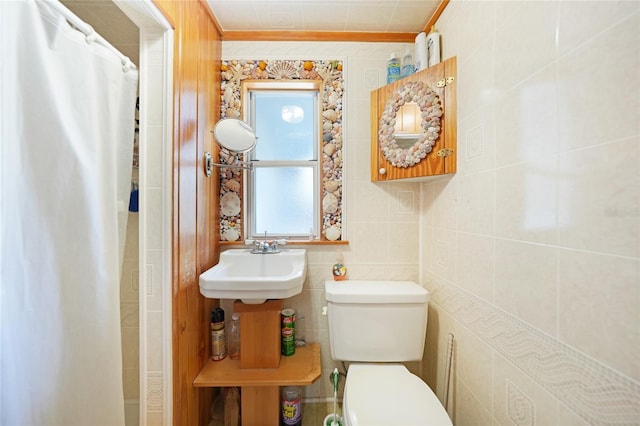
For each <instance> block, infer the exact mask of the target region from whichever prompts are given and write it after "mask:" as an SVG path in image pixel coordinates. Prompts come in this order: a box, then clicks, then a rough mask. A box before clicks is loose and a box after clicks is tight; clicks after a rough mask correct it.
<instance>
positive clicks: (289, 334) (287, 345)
mask: <svg viewBox="0 0 640 426" xmlns="http://www.w3.org/2000/svg"><path fill="white" fill-rule="evenodd" d="M280 320H281V325H282V328H281V331H282V342H281V343H282V344H281V349H282V350H281V352H282V355H284V356H291V355H293V354H294V353H296V338H295V326H296V311H294V310H293V309H283V310H282V312H281V313H280Z"/></svg>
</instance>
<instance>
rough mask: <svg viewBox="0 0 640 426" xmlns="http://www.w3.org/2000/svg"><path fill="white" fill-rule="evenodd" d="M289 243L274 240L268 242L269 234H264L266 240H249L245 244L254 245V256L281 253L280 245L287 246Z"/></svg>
mask: <svg viewBox="0 0 640 426" xmlns="http://www.w3.org/2000/svg"><path fill="white" fill-rule="evenodd" d="M286 243H287V241H286V240H273V241H267V233H266V232H265V233H264V240H247V241H245V244H247V245H250V244H253V249H252V250H251V253H253V254H271V253H280V249H279V248H278V245H285V244H286Z"/></svg>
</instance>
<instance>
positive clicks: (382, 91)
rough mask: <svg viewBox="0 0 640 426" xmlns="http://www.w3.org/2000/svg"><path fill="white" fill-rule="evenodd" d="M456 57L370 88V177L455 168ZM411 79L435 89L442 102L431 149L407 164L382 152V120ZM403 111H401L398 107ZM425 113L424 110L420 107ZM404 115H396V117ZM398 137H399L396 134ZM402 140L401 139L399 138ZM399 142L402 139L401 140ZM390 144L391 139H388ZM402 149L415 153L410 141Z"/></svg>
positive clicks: (391, 177) (386, 119)
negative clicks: (436, 135) (437, 132)
mask: <svg viewBox="0 0 640 426" xmlns="http://www.w3.org/2000/svg"><path fill="white" fill-rule="evenodd" d="M455 78H456V58H455V57H453V58H450V59H447V60H446V61H444V62H441V63H439V64H437V65H434V66H432V67H429V68H426V69H424V70H422V71H419V72H417V73H415V74H412V75H410V76H408V77H405V78H403V79H401V80H398V81H396V82H394V83H391V84H388V85H386V86H384V87H381V88H379V89H377V90H374V91H372V92H371V180H372V181H373V182H377V181H388V180H395V179H413V180H416V179H420V178H423V177H428V176H438V175H443V174H448V173H455V171H456V91H455V84H456V82H455ZM412 82H422V84H423V85H425V86H428V88H429V90H431V91H433V92H435V94H436V95H437V96H438V97H439V98H440V102H441V104H442V112H443V114H442V116H441V117H440V132H439V136H438V138H437V139H436V140H435V144H434V145H433V146H432V147H431V151H430V152H429V153H428V154H427V155H426V157H425V158H423V159H421V160H419V161H418V162H416V163H415V164H411V165H408V166H406V167H404V166H402V165H394V164H392V162H391V161H389V160H388V159H387V158H386V157H385V155H384V154H383V150H382V147H381V141H382V138H383V136H381V135H380V133H379V131H380V129H381V120H382V118H383V114H384V113H385V112H384V111H385V107H387V103H388V102H396V101H395V99H397V98H398V94H399V93H401V92H403V91H406V88H407V87H410V86H409V84H410V83H412ZM399 112H400V111H399ZM419 112H422V113H425V111H424V110H422V111H419ZM388 114H389V113H388V112H387V116H385V117H384V121H383V122H384V123H386V124H388V123H389V116H388ZM400 119H401V117H399V116H398V117H397V119H396V121H398V120H400ZM396 139H397V138H396ZM398 140H399V139H398ZM398 143H399V142H398ZM387 144H388V141H387ZM400 146H404V147H405V148H398V147H396V148H395V149H396V150H401V151H402V152H401V153H404V152H406V153H408V154H412V153H413V152H414V150H412V149H410V147H411V141H410V142H409V145H406V142H405V145H400Z"/></svg>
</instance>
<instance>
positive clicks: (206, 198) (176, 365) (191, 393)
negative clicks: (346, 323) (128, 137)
mask: <svg viewBox="0 0 640 426" xmlns="http://www.w3.org/2000/svg"><path fill="white" fill-rule="evenodd" d="M155 3H156V5H157V6H158V7H159V9H160V10H161V11H162V12H163V14H164V15H165V16H166V17H167V19H168V20H169V21H170V22H171V23H172V25H173V26H174V30H175V31H174V75H173V79H174V121H173V126H174V132H173V171H172V172H173V201H172V203H173V220H172V223H173V226H172V227H173V229H172V235H173V241H172V250H173V256H172V317H173V318H172V324H173V330H172V341H173V344H172V350H173V354H172V359H173V424H174V425H180V426H182V425H207V424H208V423H209V419H210V415H209V409H210V406H211V401H212V393H213V392H212V390H211V389H197V388H194V387H193V380H194V379H195V377H196V376H197V374H198V373H199V371H200V370H201V369H202V367H203V366H204V365H205V364H206V362H207V361H208V359H209V354H210V350H209V315H210V311H211V309H212V308H213V306H214V301H213V300H210V299H206V298H204V297H203V296H202V295H200V290H199V285H198V284H199V283H198V277H199V275H200V273H201V272H203V271H204V270H206V269H208V268H209V267H211V266H212V265H214V264H215V263H216V262H217V259H218V255H219V247H218V244H217V242H216V240H217V238H211V235H213V234H215V232H216V229H217V223H218V221H217V219H216V214H217V206H218V202H217V201H216V199H217V192H216V191H215V188H217V186H218V185H217V182H216V179H217V178H216V177H215V176H212V177H211V178H206V177H205V176H204V168H203V154H204V152H205V151H212V150H213V147H212V146H211V144H212V140H211V137H210V133H209V130H210V129H211V128H212V127H213V123H215V120H216V119H217V118H218V116H219V101H218V100H219V98H220V81H219V75H220V56H221V43H220V40H221V37H220V34H219V32H218V30H217V27H216V25H217V24H216V23H215V22H214V20H213V17H212V15H211V13H210V11H209V10H208V7H207V5H206V3H205V2H204V0H185V1H172V0H155Z"/></svg>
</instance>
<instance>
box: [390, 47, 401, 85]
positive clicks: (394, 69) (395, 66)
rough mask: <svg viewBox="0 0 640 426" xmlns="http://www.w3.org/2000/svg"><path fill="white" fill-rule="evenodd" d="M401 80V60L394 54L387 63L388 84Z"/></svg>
mask: <svg viewBox="0 0 640 426" xmlns="http://www.w3.org/2000/svg"><path fill="white" fill-rule="evenodd" d="M397 80H400V58H398V57H397V56H396V53H395V52H393V53H392V54H391V57H390V58H389V60H388V61H387V84H389V83H393V82H394V81H397Z"/></svg>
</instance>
